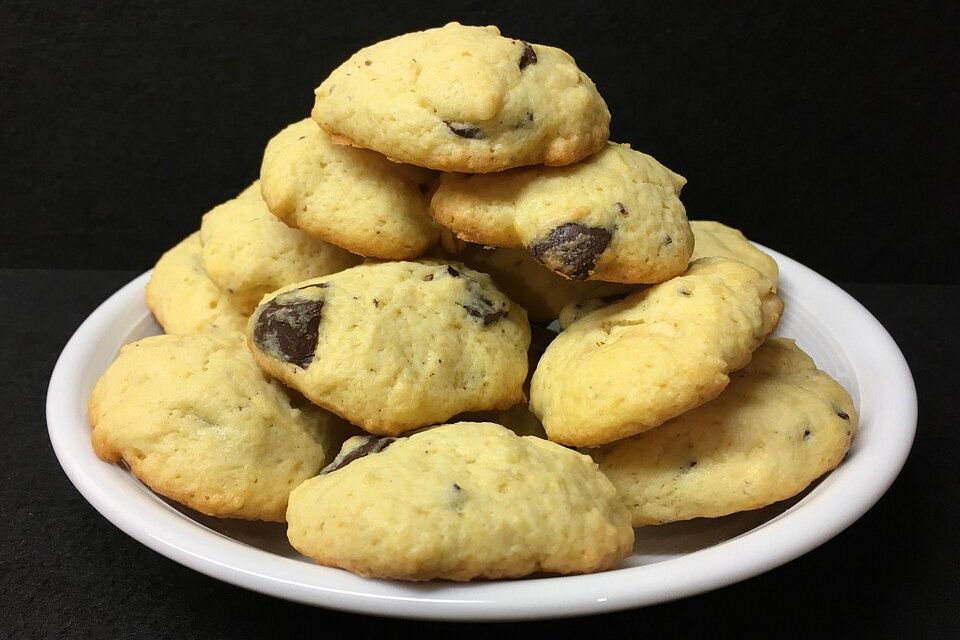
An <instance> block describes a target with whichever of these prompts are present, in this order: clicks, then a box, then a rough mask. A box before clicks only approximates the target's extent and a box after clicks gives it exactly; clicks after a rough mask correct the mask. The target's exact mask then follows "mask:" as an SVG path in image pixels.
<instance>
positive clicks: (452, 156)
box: [313, 22, 610, 173]
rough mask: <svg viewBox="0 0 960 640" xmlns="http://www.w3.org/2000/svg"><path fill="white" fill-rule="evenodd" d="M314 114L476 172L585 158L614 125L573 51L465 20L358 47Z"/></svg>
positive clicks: (339, 133)
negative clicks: (567, 51) (531, 40)
mask: <svg viewBox="0 0 960 640" xmlns="http://www.w3.org/2000/svg"><path fill="white" fill-rule="evenodd" d="M313 118H314V120H316V121H317V123H318V124H319V125H320V126H321V127H322V128H323V129H324V130H325V131H326V132H327V133H329V134H330V135H331V136H332V137H333V139H334V141H336V142H340V143H342V144H349V145H353V146H357V147H364V148H367V149H373V150H375V151H379V152H380V153H382V154H384V155H386V156H387V157H389V158H391V159H393V160H396V161H398V162H407V163H410V164H415V165H419V166H421V167H429V168H431V169H439V170H442V171H467V172H471V173H485V172H490V171H501V170H503V169H509V168H511V167H519V166H524V165H531V164H546V165H551V166H556V165H565V164H570V163H572V162H577V161H578V160H581V159H583V158H585V157H586V156H588V155H590V154H591V153H594V152H596V151H597V150H599V149H600V148H601V147H602V146H603V144H604V142H606V140H607V137H608V135H609V130H610V112H609V111H608V110H607V105H606V103H604V101H603V98H601V97H600V94H599V93H597V89H596V87H595V86H594V84H593V82H592V81H591V80H590V78H588V77H587V76H586V74H584V73H583V72H582V71H581V70H580V69H579V68H577V65H576V63H575V62H574V61H573V58H571V57H570V56H569V55H568V54H567V53H565V52H564V51H561V50H560V49H555V48H553V47H548V46H545V45H540V44H531V43H529V42H524V41H522V40H515V39H511V38H505V37H502V36H501V35H500V31H499V30H498V29H497V28H496V27H468V26H463V25H461V24H458V23H456V22H452V23H450V24H448V25H446V26H444V27H441V28H438V29H428V30H426V31H420V32H417V33H408V34H405V35H402V36H398V37H396V38H392V39H390V40H385V41H383V42H378V43H377V44H374V45H372V46H369V47H366V48H364V49H361V50H360V51H358V52H357V53H355V54H354V55H353V56H351V57H350V59H349V60H347V61H346V62H344V63H343V64H342V65H340V66H339V67H338V68H337V69H335V70H334V71H333V73H331V74H330V76H329V77H328V78H327V79H326V80H324V81H323V83H322V84H321V85H320V86H319V87H318V88H317V90H316V101H315V104H314V108H313Z"/></svg>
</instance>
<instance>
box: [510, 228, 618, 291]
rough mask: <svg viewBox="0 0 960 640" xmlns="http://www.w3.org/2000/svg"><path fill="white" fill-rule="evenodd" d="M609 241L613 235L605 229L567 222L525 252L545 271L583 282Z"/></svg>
mask: <svg viewBox="0 0 960 640" xmlns="http://www.w3.org/2000/svg"><path fill="white" fill-rule="evenodd" d="M612 238H613V234H611V233H610V232H609V231H607V230H606V229H603V228H599V227H587V226H584V225H582V224H578V223H576V222H568V223H566V224H563V225H560V226H559V227H557V228H556V229H554V230H553V231H551V232H550V233H548V234H547V236H546V237H544V238H541V239H539V240H537V241H536V242H534V243H533V244H531V245H530V246H529V247H528V250H529V251H530V254H531V255H532V256H533V257H534V258H535V259H536V260H537V261H538V262H540V263H541V264H543V265H544V266H546V267H547V268H548V269H552V270H553V271H556V272H557V273H561V274H563V275H565V276H567V277H568V278H572V279H574V280H585V279H586V278H587V277H588V276H589V275H590V273H591V272H592V271H593V268H594V267H595V266H596V264H597V258H598V257H599V256H600V254H601V253H603V252H604V250H606V248H607V245H609V244H610V240H611V239H612Z"/></svg>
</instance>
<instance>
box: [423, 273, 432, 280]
mask: <svg viewBox="0 0 960 640" xmlns="http://www.w3.org/2000/svg"><path fill="white" fill-rule="evenodd" d="M423 280H424V281H425V282H430V281H431V280H433V274H432V273H428V274H427V275H425V276H423Z"/></svg>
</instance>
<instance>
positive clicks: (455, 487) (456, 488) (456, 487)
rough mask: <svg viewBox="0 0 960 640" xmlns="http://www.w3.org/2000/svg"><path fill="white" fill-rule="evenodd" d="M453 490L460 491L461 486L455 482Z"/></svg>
mask: <svg viewBox="0 0 960 640" xmlns="http://www.w3.org/2000/svg"><path fill="white" fill-rule="evenodd" d="M453 490H454V491H460V485H458V484H457V483H456V482H454V483H453Z"/></svg>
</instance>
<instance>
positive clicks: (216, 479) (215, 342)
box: [89, 331, 347, 522]
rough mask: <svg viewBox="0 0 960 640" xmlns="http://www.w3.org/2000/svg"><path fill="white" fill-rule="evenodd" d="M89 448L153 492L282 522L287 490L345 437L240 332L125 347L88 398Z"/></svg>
mask: <svg viewBox="0 0 960 640" xmlns="http://www.w3.org/2000/svg"><path fill="white" fill-rule="evenodd" d="M89 416H90V424H92V425H93V447H94V450H95V451H96V453H97V455H98V456H99V457H100V458H102V459H103V460H106V461H108V462H120V461H123V462H125V463H126V464H127V465H128V466H129V467H130V469H131V471H133V473H134V475H136V476H137V477H138V478H140V480H142V481H143V482H144V484H146V485H147V486H149V487H150V488H151V489H153V490H154V491H156V492H157V493H159V494H161V495H163V496H166V497H168V498H170V499H172V500H176V501H177V502H180V503H182V504H185V505H187V506H188V507H190V508H191V509H195V510H197V511H200V512H201V513H205V514H207V515H211V516H216V517H218V518H241V519H245V520H270V521H276V522H283V520H284V513H285V511H286V506H287V497H288V496H289V493H290V490H291V489H293V488H294V487H296V486H297V485H298V484H300V483H301V482H303V481H304V480H306V479H307V478H310V477H312V476H314V475H316V474H317V472H318V471H319V470H320V469H321V468H322V467H323V466H324V464H325V463H326V462H327V461H328V460H329V459H331V458H332V457H333V454H334V452H335V451H336V450H337V448H338V447H339V445H340V443H341V442H342V441H343V440H344V438H345V437H346V434H347V426H346V425H345V423H343V421H341V420H340V419H339V418H337V417H336V416H334V415H332V414H330V413H328V412H326V411H324V410H322V409H320V408H319V407H315V406H313V405H311V404H309V403H306V402H302V401H301V402H296V401H292V400H291V398H290V396H288V395H287V392H286V390H285V389H284V388H283V386H282V385H280V384H279V383H278V382H276V381H273V380H271V379H270V378H268V377H267V376H266V375H264V373H263V372H262V371H261V370H260V369H259V368H258V367H257V364H256V362H254V360H253V357H252V356H251V355H250V352H249V351H248V350H247V348H246V346H245V345H244V342H243V335H242V334H240V333H238V332H229V333H228V332H217V331H208V332H205V333H196V334H189V335H163V336H153V337H150V338H145V339H143V340H140V341H139V342H134V343H132V344H128V345H126V346H124V347H123V349H121V350H120V355H119V356H117V359H116V360H114V362H113V363H112V364H111V365H110V367H109V368H108V369H107V371H106V373H104V375H103V376H102V377H101V378H100V380H99V381H98V382H97V384H96V387H95V388H94V390H93V395H92V396H91V398H90V402H89Z"/></svg>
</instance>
